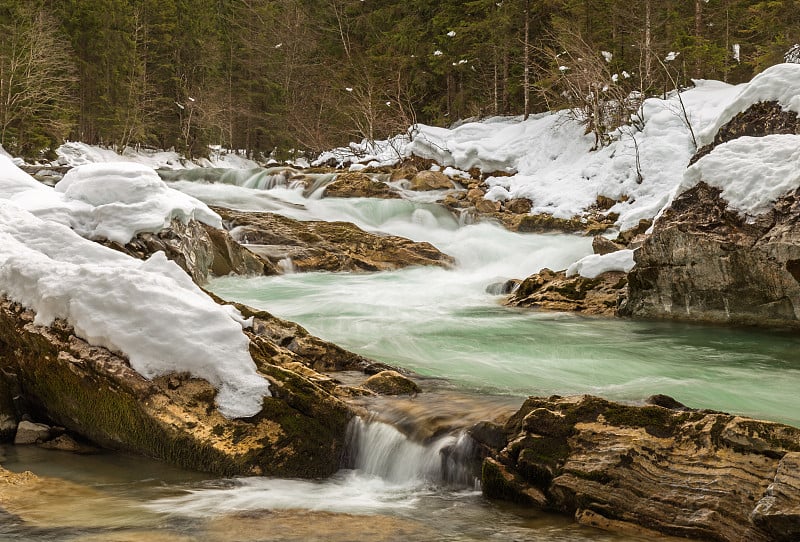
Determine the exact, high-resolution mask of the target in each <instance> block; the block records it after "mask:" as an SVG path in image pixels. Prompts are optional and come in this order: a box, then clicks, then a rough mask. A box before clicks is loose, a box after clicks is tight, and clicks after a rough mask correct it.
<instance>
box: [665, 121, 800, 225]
mask: <svg viewBox="0 0 800 542" xmlns="http://www.w3.org/2000/svg"><path fill="white" fill-rule="evenodd" d="M700 181H703V182H705V183H706V184H708V185H710V186H713V187H716V188H719V189H721V190H722V193H721V196H722V198H723V199H725V200H726V201H727V202H728V204H729V206H730V207H731V208H733V209H736V210H737V211H738V212H739V213H741V214H744V215H746V216H754V215H759V214H763V213H765V212H767V211H769V210H770V208H771V207H772V204H773V202H774V201H775V200H777V199H778V198H780V197H781V196H783V195H785V194H786V193H788V192H791V191H794V190H796V189H797V188H798V187H800V135H788V134H785V135H784V134H782V135H768V136H765V137H740V138H738V139H734V140H732V141H729V142H727V143H723V144H721V145H718V146H717V147H715V148H714V150H713V151H712V152H711V153H709V154H707V155H706V156H704V157H703V158H701V159H700V160H698V161H697V162H696V163H694V164H693V165H692V166H691V167H689V169H687V170H686V174H685V175H684V178H683V182H682V183H681V185H680V186H679V187H678V189H677V190H676V192H675V194H676V195H677V194H680V193H681V192H684V191H686V190H688V189H690V188H692V187H693V186H695V185H696V184H697V183H698V182H700Z"/></svg>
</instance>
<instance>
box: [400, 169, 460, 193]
mask: <svg viewBox="0 0 800 542" xmlns="http://www.w3.org/2000/svg"><path fill="white" fill-rule="evenodd" d="M409 188H410V189H411V190H420V191H426V190H450V189H452V188H454V185H453V181H451V180H450V177H448V176H447V175H445V174H444V173H442V172H441V171H431V170H425V171H420V172H419V173H417V174H416V175H414V177H413V178H412V179H411V185H410V186H409Z"/></svg>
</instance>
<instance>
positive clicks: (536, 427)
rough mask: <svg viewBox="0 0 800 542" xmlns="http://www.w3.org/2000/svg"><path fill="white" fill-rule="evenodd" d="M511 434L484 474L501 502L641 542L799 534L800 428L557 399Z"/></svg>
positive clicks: (534, 407) (525, 416) (521, 414)
mask: <svg viewBox="0 0 800 542" xmlns="http://www.w3.org/2000/svg"><path fill="white" fill-rule="evenodd" d="M504 431H505V438H504V439H502V440H501V441H500V443H499V444H497V443H495V444H494V446H495V448H494V451H493V452H492V454H491V455H492V456H491V457H489V458H487V459H486V460H485V461H484V465H483V472H482V478H483V481H482V487H483V489H484V493H486V494H487V495H489V496H491V497H493V498H502V499H506V500H512V501H516V502H520V503H524V504H527V505H529V506H535V507H539V508H544V509H548V510H554V511H560V512H562V513H566V514H570V515H574V516H575V517H576V518H577V519H578V520H579V521H580V522H581V523H584V524H588V525H594V526H596V527H600V528H604V529H608V530H612V531H619V532H628V533H638V534H644V535H645V536H653V533H656V532H657V533H662V534H668V535H674V536H683V537H688V538H697V539H704V540H705V539H709V540H748V541H754V542H760V541H763V542H766V541H767V540H796V539H797V534H798V532H800V520H799V519H798V516H797V511H798V510H800V483H798V482H800V478H798V476H797V472H799V471H800V464H799V463H798V461H799V459H798V458H800V453H798V452H800V429H796V428H793V427H789V426H786V425H782V424H778V423H772V422H762V421H756V420H751V419H747V418H740V417H736V416H731V415H728V414H722V413H708V412H698V411H676V410H670V409H666V408H662V407H658V406H630V405H622V404H618V403H613V402H610V401H606V400H604V399H600V398H597V397H590V396H582V397H570V398H561V397H557V396H554V397H551V398H549V399H542V398H535V397H531V398H529V399H528V400H527V401H525V403H524V404H523V406H522V408H521V409H520V410H519V411H518V412H517V413H516V414H514V415H513V416H512V417H511V418H510V419H509V421H508V422H507V423H506V424H505V426H504ZM751 518H752V521H751Z"/></svg>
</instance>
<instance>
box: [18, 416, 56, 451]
mask: <svg viewBox="0 0 800 542" xmlns="http://www.w3.org/2000/svg"><path fill="white" fill-rule="evenodd" d="M49 438H50V426H49V425H45V424H43V423H33V422H30V421H27V420H22V421H21V422H19V425H17V434H16V436H14V444H16V445H18V446H19V445H22V444H37V443H39V442H44V441H46V440H48V439H49Z"/></svg>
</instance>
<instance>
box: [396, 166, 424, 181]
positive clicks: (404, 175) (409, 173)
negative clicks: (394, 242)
mask: <svg viewBox="0 0 800 542" xmlns="http://www.w3.org/2000/svg"><path fill="white" fill-rule="evenodd" d="M417 173H419V169H417V167H416V166H415V165H414V164H410V163H406V164H402V165H401V166H400V167H397V168H394V169H393V170H392V171H391V173H390V174H389V181H391V182H397V181H402V180H404V179H405V180H411V179H413V178H414V175H416V174H417Z"/></svg>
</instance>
